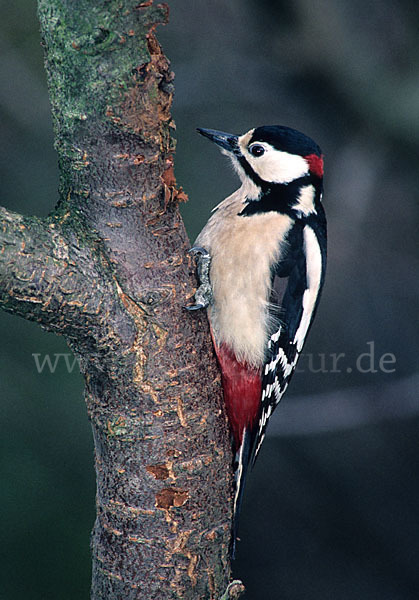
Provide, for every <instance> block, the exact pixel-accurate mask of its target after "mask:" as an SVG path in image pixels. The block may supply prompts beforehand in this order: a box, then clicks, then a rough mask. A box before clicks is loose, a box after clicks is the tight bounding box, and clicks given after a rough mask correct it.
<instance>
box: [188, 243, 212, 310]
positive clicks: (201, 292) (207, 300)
mask: <svg viewBox="0 0 419 600" xmlns="http://www.w3.org/2000/svg"><path fill="white" fill-rule="evenodd" d="M188 252H189V254H192V255H193V256H195V257H196V271H197V276H198V281H199V287H198V289H197V290H196V292H195V296H194V299H195V304H189V305H188V306H185V308H186V310H189V311H192V310H199V309H201V308H206V307H207V306H209V305H210V304H211V302H212V287H211V282H210V278H209V270H210V265H211V255H210V253H209V252H208V250H206V249H205V248H202V246H194V247H193V248H191V249H190V250H188Z"/></svg>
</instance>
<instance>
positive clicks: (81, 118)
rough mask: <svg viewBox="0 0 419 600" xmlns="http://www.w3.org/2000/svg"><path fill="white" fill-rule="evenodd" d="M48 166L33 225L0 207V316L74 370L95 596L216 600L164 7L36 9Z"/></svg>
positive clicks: (216, 533)
mask: <svg viewBox="0 0 419 600" xmlns="http://www.w3.org/2000/svg"><path fill="white" fill-rule="evenodd" d="M38 5H39V16H40V22H41V31H42V39H43V45H44V48H45V57H46V69H47V74H48V84H49V91H50V98H51V105H52V111H53V119H54V128H55V136H56V148H57V152H58V159H59V165H60V195H59V202H58V205H57V207H56V209H55V211H54V212H53V213H52V214H51V215H50V216H49V217H48V218H47V219H38V218H35V217H24V216H21V215H17V214H13V213H11V212H8V211H6V210H5V209H1V210H0V306H1V307H2V308H3V309H5V310H7V311H8V312H11V313H13V314H17V315H20V316H22V317H24V318H26V319H31V320H34V321H37V322H38V323H40V324H41V325H42V326H43V327H45V328H46V329H48V330H50V331H54V332H56V333H58V334H61V335H64V336H65V338H66V339H67V341H68V343H69V344H70V346H71V348H72V349H73V351H74V352H75V353H76V355H77V356H79V357H80V359H81V367H82V370H83V373H84V376H85V381H86V404H87V410H88V415H89V418H90V420H91V424H92V429H93V436H94V444H95V461H96V473H97V519H96V523H95V526H94V530H93V535H92V550H93V584H92V598H93V599H94V600H98V599H99V598H101V599H107V600H117V599H118V600H122V599H124V600H129V599H131V598H132V599H134V598H144V599H147V600H152V599H153V598H156V599H157V598H158V599H159V600H164V599H166V598H185V599H189V598H191V599H192V598H193V599H194V600H197V599H215V598H219V597H220V596H221V595H222V593H223V592H224V590H225V589H226V587H227V584H228V582H229V578H230V564H229V543H230V526H231V472H230V464H231V449H230V443H229V434H228V427H227V423H226V419H225V415H224V411H223V408H222V398H221V396H222V395H221V385H220V378H219V373H218V370H217V367H216V363H215V359H214V355H213V352H212V347H211V342H210V336H209V331H208V325H207V322H206V318H205V315H203V314H193V315H190V314H188V313H186V312H185V311H184V310H183V308H182V307H183V305H185V304H186V303H187V302H188V300H189V298H190V296H191V295H192V293H193V289H194V286H195V285H196V281H195V279H194V275H193V265H192V264H191V261H190V259H189V257H188V255H187V250H188V246H189V242H188V239H187V235H186V233H185V230H184V227H183V224H182V221H181V218H180V215H179V212H178V203H179V201H182V200H184V199H185V195H184V193H183V192H182V191H181V190H179V189H178V188H177V187H176V182H175V178H174V174H173V151H174V145H173V140H172V138H171V127H172V126H173V124H172V121H171V116H170V105H171V100H172V93H173V83H172V79H173V74H172V73H171V71H170V69H169V64H168V62H167V59H166V58H165V56H164V55H163V53H162V51H161V48H160V46H159V44H158V42H157V40H156V38H155V35H154V29H155V27H156V25H157V24H158V23H162V22H165V21H166V19H167V6H165V5H154V4H153V1H152V0H151V1H147V2H143V3H138V2H133V1H132V0H95V1H94V2H92V1H91V0H89V1H87V0H39V2H38Z"/></svg>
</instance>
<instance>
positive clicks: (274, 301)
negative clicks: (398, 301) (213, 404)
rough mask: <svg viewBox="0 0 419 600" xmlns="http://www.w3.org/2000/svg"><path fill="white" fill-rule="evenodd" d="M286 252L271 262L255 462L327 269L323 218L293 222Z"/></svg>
mask: <svg viewBox="0 0 419 600" xmlns="http://www.w3.org/2000/svg"><path fill="white" fill-rule="evenodd" d="M287 242H288V247H287V250H286V253H285V256H283V257H282V259H281V260H280V261H279V262H278V263H277V264H275V265H274V266H273V269H272V288H271V298H270V308H269V313H270V318H271V333H270V337H269V340H268V344H267V351H266V358H265V364H264V368H263V373H262V397H261V403H262V408H261V415H260V420H259V427H258V430H257V433H256V437H255V441H254V451H253V462H254V461H255V460H256V457H257V454H258V452H259V450H260V447H261V444H262V442H263V438H264V436H265V431H266V426H267V423H268V420H269V417H270V416H271V414H272V412H273V410H274V409H275V407H276V406H277V404H278V403H279V401H280V400H281V398H282V396H283V394H284V392H285V390H286V388H287V386H288V384H289V382H290V379H291V377H292V375H293V373H294V370H295V367H296V364H297V360H298V357H299V354H300V352H301V350H302V347H303V344H304V340H305V338H306V335H307V333H308V330H309V328H310V326H311V323H312V321H313V318H314V315H315V312H316V309H317V306H318V302H319V298H320V293H321V289H322V286H323V282H324V276H325V270H326V221H325V218H324V215H323V214H321V215H318V216H317V218H316V219H314V218H309V219H306V220H304V221H296V223H295V225H294V226H293V228H292V229H291V231H290V233H289V235H288V237H287Z"/></svg>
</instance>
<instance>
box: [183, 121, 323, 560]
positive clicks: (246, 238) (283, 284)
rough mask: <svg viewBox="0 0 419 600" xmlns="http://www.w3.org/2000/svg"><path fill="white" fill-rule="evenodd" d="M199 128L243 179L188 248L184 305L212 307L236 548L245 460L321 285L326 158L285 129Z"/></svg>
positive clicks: (290, 367) (250, 458) (254, 450)
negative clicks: (188, 296)
mask: <svg viewBox="0 0 419 600" xmlns="http://www.w3.org/2000/svg"><path fill="white" fill-rule="evenodd" d="M198 131H199V133H201V134H202V135H204V136H205V137H207V138H209V139H210V140H212V141H213V142H215V143H216V144H218V146H220V147H221V150H222V152H223V153H224V154H226V155H227V156H228V157H229V158H230V159H231V160H232V162H233V166H234V168H235V170H236V171H237V173H238V175H239V177H240V179H241V182H242V185H241V187H240V188H239V189H238V190H237V191H236V192H234V194H232V195H231V196H229V197H228V198H226V199H225V200H223V202H221V203H220V204H219V205H218V206H216V207H215V208H214V209H213V215H212V216H211V218H210V219H209V221H208V223H207V224H206V226H205V227H204V229H203V230H202V231H201V233H200V234H199V236H198V238H197V240H196V242H195V246H194V248H192V252H194V253H196V254H197V256H198V275H199V279H200V284H201V285H200V287H199V288H198V290H197V292H196V294H195V304H193V305H191V306H189V307H188V308H189V310H195V309H199V308H204V307H207V311H208V318H209V321H210V326H211V333H212V338H213V342H214V347H215V352H216V355H217V358H218V362H219V365H220V368H221V374H222V384H223V391H224V399H225V405H226V411H227V415H228V419H229V422H230V427H231V432H232V438H233V449H234V454H235V460H234V473H235V496H234V522H233V544H234V547H235V540H236V535H237V518H238V512H239V508H240V504H241V499H242V493H243V486H244V481H245V476H246V471H247V468H248V465H249V464H250V463H254V461H255V459H256V457H257V454H258V452H259V450H260V447H261V444H262V441H263V438H264V436H265V431H266V426H267V423H268V420H269V417H270V416H271V414H272V412H273V410H274V409H275V407H276V406H277V404H278V402H279V401H280V399H281V397H282V395H283V393H284V392H285V389H286V388H287V386H288V383H289V381H290V379H291V376H292V374H293V372H294V369H295V366H296V363H297V360H298V356H299V354H300V352H301V350H302V347H303V344H304V340H305V338H306V336H307V333H308V330H309V328H310V326H311V323H312V321H313V318H314V315H315V312H316V309H317V306H318V302H319V298H320V293H321V290H322V286H323V282H324V277H325V269H326V218H325V213H324V210H323V207H322V204H321V200H322V190H323V156H322V153H321V150H320V148H319V146H318V145H317V144H316V143H315V142H314V141H313V140H311V139H310V138H309V137H307V136H306V135H304V134H303V133H300V132H299V131H296V130H294V129H290V128H288V127H282V126H265V127H257V128H256V129H251V130H250V131H248V132H247V133H245V134H244V135H240V136H237V135H231V134H228V133H223V132H220V131H214V130H211V129H198ZM234 547H233V548H234ZM233 554H234V549H233Z"/></svg>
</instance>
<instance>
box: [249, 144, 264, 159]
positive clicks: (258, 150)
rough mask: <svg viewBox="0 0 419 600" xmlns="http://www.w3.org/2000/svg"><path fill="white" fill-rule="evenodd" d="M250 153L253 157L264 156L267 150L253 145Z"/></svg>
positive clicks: (258, 145)
mask: <svg viewBox="0 0 419 600" xmlns="http://www.w3.org/2000/svg"><path fill="white" fill-rule="evenodd" d="M249 152H250V154H252V155H253V156H262V154H264V153H265V148H264V147H263V146H261V145H260V144H253V145H252V146H250V148H249Z"/></svg>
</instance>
